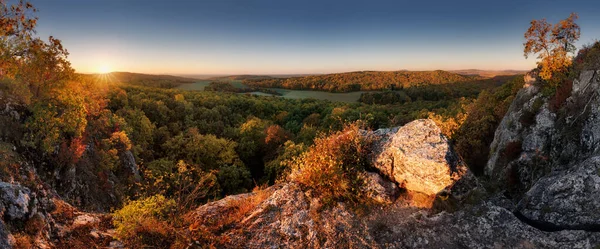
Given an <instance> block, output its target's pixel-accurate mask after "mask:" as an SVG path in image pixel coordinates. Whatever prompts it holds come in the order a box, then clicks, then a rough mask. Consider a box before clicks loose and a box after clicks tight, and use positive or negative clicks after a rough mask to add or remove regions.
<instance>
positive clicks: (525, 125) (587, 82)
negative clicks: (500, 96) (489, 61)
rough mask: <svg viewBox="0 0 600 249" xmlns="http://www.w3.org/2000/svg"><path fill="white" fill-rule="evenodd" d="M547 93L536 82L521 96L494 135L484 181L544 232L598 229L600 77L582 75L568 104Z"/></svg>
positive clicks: (520, 94) (599, 206)
mask: <svg viewBox="0 0 600 249" xmlns="http://www.w3.org/2000/svg"><path fill="white" fill-rule="evenodd" d="M530 78H535V77H534V76H530ZM568 83H569V82H567V83H565V84H568ZM542 87H543V86H541V83H539V82H534V83H532V84H529V85H528V86H526V87H525V88H524V89H522V90H521V91H520V92H519V93H518V95H517V97H516V98H515V100H514V101H513V103H512V105H511V107H510V109H509V111H508V112H507V114H506V116H505V117H504V119H503V120H502V122H501V124H500V126H499V127H498V129H497V130H496V134H495V138H494V142H493V143H492V145H491V152H492V153H491V155H490V160H489V162H488V164H487V166H486V175H487V176H488V177H489V179H490V180H491V182H492V183H493V185H494V189H495V190H497V191H504V192H505V193H506V194H507V196H510V197H511V198H512V202H514V203H517V204H518V205H517V209H516V210H515V211H516V213H517V214H518V215H519V216H520V217H522V218H523V219H524V220H525V221H526V222H529V223H530V224H532V225H534V226H536V227H538V228H540V229H544V230H588V231H597V230H599V229H600V216H599V215H598V210H600V201H598V200H599V199H598V198H599V197H600V171H599V170H600V166H599V161H600V158H599V156H600V73H599V72H598V71H593V70H590V71H583V72H582V73H581V75H580V77H579V78H578V79H576V80H574V81H573V87H572V90H571V92H570V93H569V94H570V97H569V98H567V99H566V101H564V103H556V101H557V100H556V97H553V96H549V97H547V96H545V95H544V93H543V91H542ZM559 91H560V89H559ZM558 104H560V105H558ZM553 105H554V107H553Z"/></svg>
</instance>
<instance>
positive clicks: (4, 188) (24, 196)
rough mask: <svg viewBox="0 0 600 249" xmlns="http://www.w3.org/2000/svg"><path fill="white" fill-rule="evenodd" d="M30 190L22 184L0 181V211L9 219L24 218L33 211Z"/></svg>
mask: <svg viewBox="0 0 600 249" xmlns="http://www.w3.org/2000/svg"><path fill="white" fill-rule="evenodd" d="M32 200H33V199H32V196H31V191H30V190H29V189H28V188H26V187H23V186H20V185H14V184H10V183H6V182H0V213H3V214H4V217H6V218H7V219H9V220H16V219H25V218H28V215H29V214H30V213H31V212H32V211H34V210H33V209H32V207H31V206H30V202H31V201H32Z"/></svg>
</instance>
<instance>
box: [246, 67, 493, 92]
mask: <svg viewBox="0 0 600 249" xmlns="http://www.w3.org/2000/svg"><path fill="white" fill-rule="evenodd" d="M477 79H482V77H480V76H465V75H460V74H455V73H450V72H447V71H442V70H436V71H389V72H378V71H361V72H349V73H336V74H326V75H311V76H303V77H292V78H270V79H269V78H267V79H245V80H244V83H245V84H246V85H249V86H257V87H266V88H286V89H294V90H320V91H328V92H353V91H373V90H395V89H402V88H408V87H411V86H418V85H437V84H447V83H456V82H468V81H473V80H477Z"/></svg>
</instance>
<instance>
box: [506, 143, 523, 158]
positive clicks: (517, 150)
mask: <svg viewBox="0 0 600 249" xmlns="http://www.w3.org/2000/svg"><path fill="white" fill-rule="evenodd" d="M521 147H522V144H521V141H512V142H510V143H508V144H507V145H506V148H504V152H503V155H504V156H505V157H506V159H508V160H509V161H512V160H515V159H517V158H518V157H519V155H521V152H523V149H522V148H521Z"/></svg>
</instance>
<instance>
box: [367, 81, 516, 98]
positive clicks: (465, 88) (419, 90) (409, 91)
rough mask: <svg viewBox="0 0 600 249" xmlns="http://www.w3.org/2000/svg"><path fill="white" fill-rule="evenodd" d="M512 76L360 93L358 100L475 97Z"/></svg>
mask: <svg viewBox="0 0 600 249" xmlns="http://www.w3.org/2000/svg"><path fill="white" fill-rule="evenodd" d="M513 77H514V76H496V77H494V78H491V79H481V80H473V81H469V82H456V83H448V84H440V85H427V84H421V85H415V86H411V87H408V88H403V89H398V90H394V91H392V90H385V91H383V92H365V93H362V94H361V96H360V98H359V100H358V101H359V102H362V103H366V104H379V105H388V104H404V103H407V102H411V101H421V100H426V101H440V100H451V99H458V98H462V97H465V98H476V97H477V95H478V94H479V93H481V92H482V91H484V90H491V89H493V88H495V87H497V86H500V85H501V84H503V83H504V82H507V81H508V80H509V79H511V78H513Z"/></svg>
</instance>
